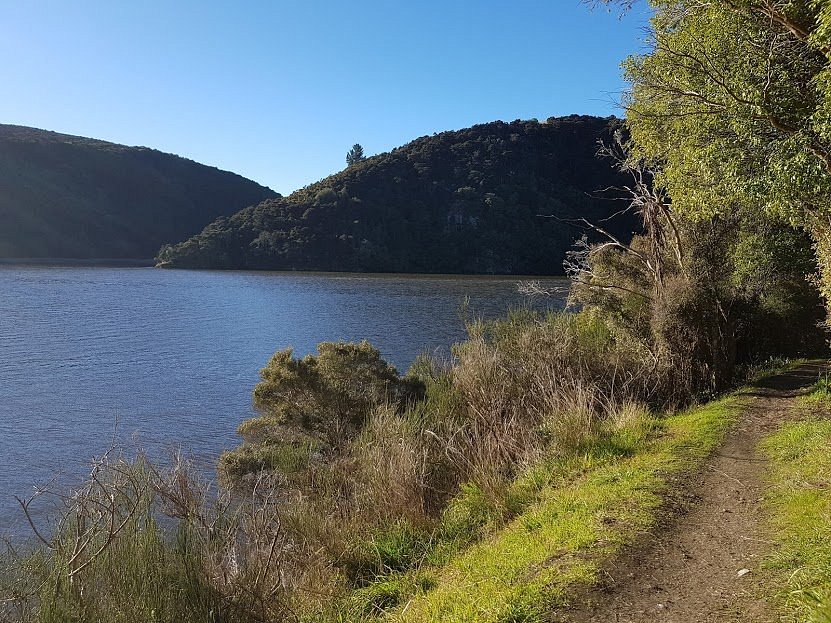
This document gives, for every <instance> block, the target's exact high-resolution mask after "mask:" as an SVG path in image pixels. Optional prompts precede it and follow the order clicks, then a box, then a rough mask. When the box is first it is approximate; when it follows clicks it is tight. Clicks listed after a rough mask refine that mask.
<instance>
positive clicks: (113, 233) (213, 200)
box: [0, 124, 276, 259]
mask: <svg viewBox="0 0 831 623" xmlns="http://www.w3.org/2000/svg"><path fill="white" fill-rule="evenodd" d="M0 189H1V190H0V215H2V221H3V226H2V227H0V257H52V258H136V259H138V258H141V259H147V258H151V257H153V255H154V254H155V253H156V252H157V251H158V249H159V246H160V245H161V244H163V243H164V242H169V241H171V240H177V239H181V238H183V237H185V236H190V235H193V234H194V233H196V232H198V231H199V230H200V229H201V228H202V227H204V226H205V223H207V222H210V221H211V220H213V219H216V218H218V217H220V216H223V215H225V216H228V215H230V214H233V213H234V212H236V211H237V210H240V209H242V208H244V207H246V206H249V205H252V204H255V203H258V202H260V201H263V200H264V199H268V198H271V197H274V196H276V193H274V192H273V191H271V190H269V189H268V188H265V187H263V186H260V185H259V184H256V183H254V182H252V181H250V180H247V179H245V178H243V177H240V176H239V175H236V174H234V173H229V172H227V171H220V170H218V169H215V168H213V167H207V166H205V165H201V164H198V163H196V162H193V161H191V160H186V159H184V158H180V157H178V156H173V155H171V154H165V153H162V152H159V151H156V150H152V149H146V148H143V147H126V146H124V145H116V144H114V143H107V142H105V141H99V140H94V139H89V138H83V137H80V136H69V135H66V134H58V133H55V132H47V131H45V130H37V129H35V128H27V127H22V126H13V125H2V124H0Z"/></svg>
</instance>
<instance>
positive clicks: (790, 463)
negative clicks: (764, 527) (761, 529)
mask: <svg viewBox="0 0 831 623" xmlns="http://www.w3.org/2000/svg"><path fill="white" fill-rule="evenodd" d="M830 388H831V385H829V382H828V379H827V378H825V379H820V381H819V382H818V383H817V384H816V385H815V386H814V391H812V392H811V393H810V394H809V395H807V396H804V397H802V398H801V399H800V400H799V402H798V403H797V404H798V407H797V408H798V409H800V411H801V413H802V416H803V418H802V419H801V421H796V422H790V423H787V424H785V425H784V426H782V427H781V429H780V430H779V431H777V432H776V433H774V434H772V435H770V436H768V437H767V438H765V439H764V440H763V442H762V444H761V449H762V451H763V452H764V453H765V455H766V456H767V457H768V459H769V461H770V490H769V493H768V496H767V502H766V505H767V510H768V514H769V519H770V527H771V533H772V537H773V539H774V540H775V542H776V548H775V551H774V553H773V554H772V555H771V556H770V558H769V559H768V561H767V565H766V567H767V572H768V574H769V576H770V577H769V578H768V580H769V581H770V583H771V584H772V585H776V586H779V587H781V589H780V590H779V591H778V592H777V593H776V595H775V597H774V599H775V601H777V602H778V604H779V605H781V606H783V607H784V610H785V613H786V616H787V617H788V618H787V619H785V620H788V621H812V622H822V623H831V420H828V419H827V416H828V414H829V413H831V392H830V391H829V389H830Z"/></svg>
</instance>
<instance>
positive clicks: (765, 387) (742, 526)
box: [555, 364, 827, 623]
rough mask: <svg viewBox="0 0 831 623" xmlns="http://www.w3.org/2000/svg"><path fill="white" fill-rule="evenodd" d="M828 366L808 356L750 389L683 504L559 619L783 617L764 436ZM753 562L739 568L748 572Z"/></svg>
mask: <svg viewBox="0 0 831 623" xmlns="http://www.w3.org/2000/svg"><path fill="white" fill-rule="evenodd" d="M826 369H827V368H826V367H825V366H823V365H820V364H808V365H805V366H803V367H801V368H799V369H798V370H795V371H793V372H789V373H786V374H782V375H780V376H776V377H772V378H770V379H767V380H766V381H764V382H762V383H760V384H758V385H756V386H754V387H753V388H751V389H750V390H749V391H748V392H746V393H745V394H744V400H745V403H746V408H745V409H744V411H743V413H742V415H741V417H740V420H739V422H738V423H737V424H736V426H735V427H734V429H733V430H732V431H731V433H730V434H729V435H728V438H727V439H726V441H725V443H724V445H723V446H722V447H721V448H720V450H718V451H717V452H716V453H715V454H714V455H713V456H711V457H710V458H709V460H708V461H707V462H706V464H705V468H704V469H703V470H702V472H701V473H700V474H698V475H697V476H695V477H694V478H695V479H694V480H693V482H692V483H690V484H688V485H686V486H685V489H686V492H685V493H683V494H681V495H680V496H679V497H680V499H679V500H678V506H679V508H678V509H677V512H676V513H674V514H672V515H673V516H672V517H671V518H670V519H669V520H668V521H667V522H666V524H665V525H664V526H663V527H661V528H659V529H658V530H657V531H656V533H655V534H652V535H650V536H649V537H648V538H644V539H643V543H641V544H640V545H638V546H636V547H634V548H632V550H631V551H630V552H628V553H627V554H626V555H625V556H624V557H623V558H622V559H621V560H619V561H618V562H617V563H616V564H615V566H614V567H613V568H610V569H607V575H606V579H605V581H604V582H603V583H602V585H601V586H599V587H597V588H595V589H592V590H591V591H588V592H587V593H586V594H584V595H582V596H580V598H579V600H576V601H577V603H576V606H575V608H574V609H572V610H570V611H569V612H567V613H561V614H560V618H559V619H555V620H561V621H568V622H573V623H646V622H652V621H661V622H666V623H669V622H672V623H695V622H701V623H704V622H706V623H722V622H728V621H730V622H733V621H748V622H750V621H752V622H753V623H767V622H771V623H772V622H773V621H777V620H778V618H777V616H776V615H775V613H773V612H771V611H770V607H769V605H767V604H766V603H764V601H762V600H760V599H759V596H760V595H764V589H762V588H761V587H760V585H759V583H758V580H757V579H756V577H757V576H756V573H755V572H756V571H757V569H758V565H759V563H760V562H761V560H762V559H763V557H764V555H765V553H766V552H767V547H768V546H769V543H768V542H766V541H765V540H764V535H763V534H762V533H761V528H760V526H759V518H760V516H761V509H760V503H761V501H762V495H763V493H764V491H763V482H762V481H763V478H764V473H765V463H764V459H763V458H761V457H760V456H759V455H758V454H757V453H756V445H757V444H758V442H759V440H760V439H761V438H762V437H763V436H764V435H766V434H767V433H769V432H772V431H774V430H776V429H777V428H778V426H779V425H781V423H782V421H783V420H784V419H786V418H787V417H788V416H789V413H790V411H791V407H792V404H793V400H794V398H795V396H797V395H798V394H799V393H800V392H801V390H802V389H803V388H805V387H807V386H808V385H810V384H812V383H814V382H816V380H817V376H818V375H819V374H820V373H821V372H824V371H825V370H826ZM745 569H746V570H749V573H745V574H744V575H741V577H739V572H740V571H742V570H745Z"/></svg>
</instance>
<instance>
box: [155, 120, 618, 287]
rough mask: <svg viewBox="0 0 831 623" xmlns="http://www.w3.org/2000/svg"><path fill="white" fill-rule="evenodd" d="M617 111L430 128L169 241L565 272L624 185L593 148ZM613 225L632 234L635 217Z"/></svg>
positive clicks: (262, 258) (252, 263)
mask: <svg viewBox="0 0 831 623" xmlns="http://www.w3.org/2000/svg"><path fill="white" fill-rule="evenodd" d="M617 127H619V121H618V120H616V119H614V118H610V119H601V118H597V117H586V116H571V117H563V118H550V119H549V120H547V121H546V122H544V123H540V122H537V121H533V120H532V121H514V122H512V123H504V122H502V121H496V122H493V123H487V124H483V125H476V126H473V127H471V128H468V129H465V130H460V131H453V132H442V133H440V134H436V135H433V136H425V137H422V138H419V139H416V140H414V141H412V142H411V143H408V144H407V145H405V146H403V147H400V148H398V149H394V150H393V151H391V152H389V153H384V154H380V155H377V156H374V157H371V158H367V159H365V160H363V161H360V162H358V163H356V164H353V165H352V166H350V167H348V168H346V169H345V170H344V171H341V172H340V173H337V174H335V175H332V176H331V177H328V178H326V179H324V180H321V181H320V182H317V183H315V184H312V185H310V186H307V187H306V188H303V189H301V190H299V191H297V192H295V193H293V194H292V195H290V196H288V197H283V198H275V199H269V200H266V201H264V202H262V203H261V204H259V205H257V206H252V207H249V208H246V209H245V210H243V211H241V212H239V213H237V214H235V215H234V216H232V217H230V218H219V219H218V220H216V221H214V222H213V223H211V224H210V225H208V226H207V227H206V228H205V229H204V230H203V231H202V232H201V233H200V234H198V235H197V236H194V237H192V238H190V239H189V240H187V241H185V242H182V243H180V244H177V245H175V246H173V247H165V248H163V249H162V251H161V252H160V254H159V260H160V261H161V262H162V263H163V265H165V266H170V267H176V268H245V269H266V270H295V269H296V270H350V271H377V272H387V271H393V272H425V273H499V274H511V273H513V274H560V273H562V261H563V259H564V256H565V252H566V251H567V250H568V249H569V248H570V247H571V246H572V244H573V242H574V240H575V238H577V237H579V236H580V232H579V230H577V229H575V228H574V227H571V226H569V225H566V224H564V223H562V222H560V221H557V220H555V219H545V218H541V216H540V215H544V214H546V215H547V214H555V215H557V216H560V217H564V218H572V217H586V218H588V219H592V220H599V219H602V218H604V217H607V216H609V215H610V214H611V213H612V212H613V211H615V210H617V209H619V208H620V205H619V204H618V203H616V202H613V201H609V200H608V197H607V198H606V199H604V198H602V197H600V196H599V195H600V193H599V189H603V188H606V187H609V186H612V185H616V184H621V183H623V182H624V181H625V180H623V179H621V178H620V177H619V176H618V174H617V173H616V172H615V171H614V170H613V169H612V167H611V164H610V163H609V161H605V160H602V159H600V158H598V157H597V156H596V152H597V148H598V140H601V139H604V140H606V141H609V140H611V138H612V134H613V132H614V131H615V129H616V128H617ZM609 227H610V228H611V229H613V230H614V231H615V232H616V233H618V234H620V235H621V236H623V237H624V238H626V239H628V238H629V237H630V236H631V232H632V229H633V228H634V225H633V222H632V221H627V220H626V219H616V223H615V224H610V225H609Z"/></svg>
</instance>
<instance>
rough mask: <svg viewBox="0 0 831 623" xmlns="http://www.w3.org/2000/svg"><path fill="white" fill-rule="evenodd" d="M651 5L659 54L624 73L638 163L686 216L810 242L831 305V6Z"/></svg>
mask: <svg viewBox="0 0 831 623" xmlns="http://www.w3.org/2000/svg"><path fill="white" fill-rule="evenodd" d="M598 3H603V4H612V3H615V4H618V5H621V6H623V8H624V9H625V8H626V5H627V4H629V5H631V2H625V1H624V0H617V1H616V2H615V1H614V0H608V1H606V0H600V2H598ZM596 4H597V3H596ZM651 5H652V7H653V8H654V9H655V17H654V18H653V20H652V26H653V33H652V42H651V43H652V51H651V52H650V53H649V54H646V55H642V56H636V57H632V58H630V59H628V60H627V62H626V64H625V69H626V74H627V77H628V78H629V80H630V81H631V83H632V88H631V91H630V92H629V94H627V96H626V99H625V102H624V104H625V107H626V109H627V122H628V126H629V129H630V130H631V136H632V144H633V153H634V155H635V157H637V158H643V159H645V160H646V161H647V162H648V163H649V165H650V167H651V168H654V169H656V170H657V171H659V173H658V175H657V176H656V182H657V184H658V185H659V186H660V187H661V188H662V189H664V190H665V191H666V192H667V194H668V195H669V196H670V197H671V198H672V205H673V209H674V210H676V211H677V212H679V213H680V214H682V215H685V216H688V217H691V218H695V219H707V218H713V217H719V216H725V215H730V214H734V213H736V212H742V214H743V215H744V218H756V219H762V220H763V219H766V218H768V217H769V216H771V215H775V216H776V217H778V218H780V219H783V220H784V221H785V222H787V223H790V224H792V225H795V226H798V227H801V228H803V229H804V230H805V231H807V232H809V233H810V235H811V237H812V238H813V242H814V245H815V248H816V254H817V262H818V264H819V266H820V271H821V277H822V284H821V288H822V290H823V293H824V295H825V296H826V299H831V61H829V58H831V2H829V0H790V1H785V0H710V1H706V0H652V1H651ZM829 308H830V309H831V305H830V306H829Z"/></svg>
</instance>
